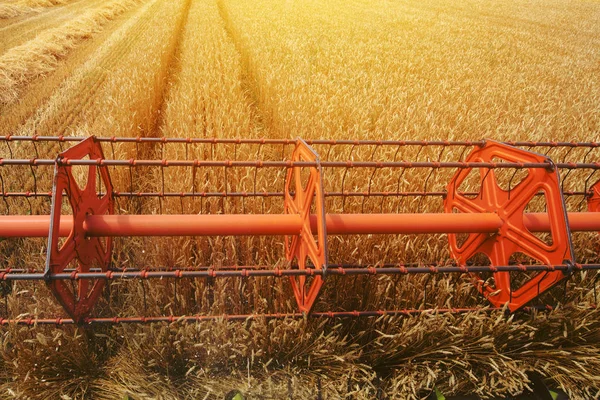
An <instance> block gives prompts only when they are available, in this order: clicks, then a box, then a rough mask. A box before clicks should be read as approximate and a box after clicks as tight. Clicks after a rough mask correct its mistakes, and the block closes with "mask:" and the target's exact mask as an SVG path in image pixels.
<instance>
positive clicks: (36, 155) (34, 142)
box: [31, 135, 40, 158]
mask: <svg viewBox="0 0 600 400" xmlns="http://www.w3.org/2000/svg"><path fill="white" fill-rule="evenodd" d="M31 143H32V144H33V150H34V151H35V158H40V153H39V152H38V148H37V139H36V135H34V139H33V141H32V142H31Z"/></svg>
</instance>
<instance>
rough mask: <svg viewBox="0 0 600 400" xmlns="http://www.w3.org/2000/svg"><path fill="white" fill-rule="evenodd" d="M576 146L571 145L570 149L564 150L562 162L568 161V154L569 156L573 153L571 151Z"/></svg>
mask: <svg viewBox="0 0 600 400" xmlns="http://www.w3.org/2000/svg"><path fill="white" fill-rule="evenodd" d="M574 148H575V146H573V147H569V148H568V150H567V151H565V152H564V154H563V157H562V159H561V162H563V163H564V162H566V160H567V156H568V155H569V154H571V152H572V151H573V149H574Z"/></svg>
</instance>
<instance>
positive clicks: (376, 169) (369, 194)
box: [361, 167, 379, 213]
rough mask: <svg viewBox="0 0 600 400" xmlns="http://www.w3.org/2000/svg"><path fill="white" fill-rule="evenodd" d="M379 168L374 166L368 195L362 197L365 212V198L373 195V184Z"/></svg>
mask: <svg viewBox="0 0 600 400" xmlns="http://www.w3.org/2000/svg"><path fill="white" fill-rule="evenodd" d="M378 170H379V168H378V167H374V168H373V173H372V174H371V177H370V178H369V188H368V191H367V195H366V196H363V198H362V211H361V212H362V213H364V212H365V200H366V199H367V197H369V196H371V185H372V184H373V177H375V174H376V173H377V171H378Z"/></svg>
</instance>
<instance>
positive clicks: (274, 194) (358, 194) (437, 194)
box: [0, 190, 590, 198]
mask: <svg viewBox="0 0 600 400" xmlns="http://www.w3.org/2000/svg"><path fill="white" fill-rule="evenodd" d="M103 194H104V193H98V196H102V195H103ZM459 194H461V195H463V196H477V195H479V194H480V193H477V192H459ZM543 194H544V193H542V192H540V193H539V195H540V196H541V195H543ZM589 194H590V193H589V192H584V191H574V190H565V191H563V195H564V196H565V197H568V196H588V195H589ZM323 195H324V196H325V197H442V198H443V197H445V196H446V195H447V192H445V191H428V192H394V191H390V192H381V191H371V192H365V191H363V192H324V193H323ZM283 196H284V192H267V191H265V192H227V193H225V192H164V193H162V192H141V191H140V192H119V191H115V192H113V197H124V198H128V197H175V198H181V197H219V198H221V197H232V198H233V197H283ZM0 197H44V198H49V197H52V192H32V191H27V192H5V193H2V192H0Z"/></svg>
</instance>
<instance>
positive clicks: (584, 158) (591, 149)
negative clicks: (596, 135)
mask: <svg viewBox="0 0 600 400" xmlns="http://www.w3.org/2000/svg"><path fill="white" fill-rule="evenodd" d="M594 149H595V147H590V149H589V150H588V151H586V152H585V156H583V162H584V163H586V162H587V158H588V156H589V155H590V153H591V152H592V151H593V150H594Z"/></svg>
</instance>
